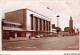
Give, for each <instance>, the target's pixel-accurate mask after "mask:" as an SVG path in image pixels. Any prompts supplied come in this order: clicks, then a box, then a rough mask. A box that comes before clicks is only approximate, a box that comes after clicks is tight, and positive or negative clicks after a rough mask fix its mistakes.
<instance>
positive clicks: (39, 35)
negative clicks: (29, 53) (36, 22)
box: [29, 34, 44, 39]
mask: <svg viewBox="0 0 80 55" xmlns="http://www.w3.org/2000/svg"><path fill="white" fill-rule="evenodd" d="M32 37H35V38H43V37H44V36H43V35H42V34H38V35H33V34H31V35H30V36H29V38H30V39H31V38H32Z"/></svg>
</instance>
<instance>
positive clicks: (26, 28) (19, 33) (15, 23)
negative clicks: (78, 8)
mask: <svg viewBox="0 0 80 55" xmlns="http://www.w3.org/2000/svg"><path fill="white" fill-rule="evenodd" d="M2 32H3V35H5V32H9V36H14V37H29V36H30V35H31V34H36V35H38V34H42V35H44V34H47V35H50V34H51V19H50V18H48V17H45V16H43V15H41V14H39V13H36V12H34V11H32V10H30V9H20V10H16V11H12V12H7V13H5V19H4V20H2Z"/></svg>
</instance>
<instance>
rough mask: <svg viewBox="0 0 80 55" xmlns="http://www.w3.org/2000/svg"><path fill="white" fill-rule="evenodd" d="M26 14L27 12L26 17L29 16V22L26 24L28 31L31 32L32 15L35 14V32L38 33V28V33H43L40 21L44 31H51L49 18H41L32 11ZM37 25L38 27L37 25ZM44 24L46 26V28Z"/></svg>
mask: <svg viewBox="0 0 80 55" xmlns="http://www.w3.org/2000/svg"><path fill="white" fill-rule="evenodd" d="M26 12H27V14H26V16H27V20H26V21H27V24H26V26H27V30H29V31H31V16H30V15H31V14H33V16H35V17H33V31H36V27H37V29H38V30H37V31H41V30H40V20H41V23H42V31H49V23H48V22H50V20H49V19H48V18H45V17H43V16H41V15H39V14H37V13H35V12H33V11H31V10H27V11H26ZM44 21H45V23H44ZM36 23H37V25H38V26H37V25H36ZM43 23H44V24H45V26H44V24H43ZM50 26H51V25H50ZM47 27H48V28H47ZM44 28H45V29H44Z"/></svg>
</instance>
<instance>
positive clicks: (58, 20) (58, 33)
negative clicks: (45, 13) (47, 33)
mask: <svg viewBox="0 0 80 55" xmlns="http://www.w3.org/2000/svg"><path fill="white" fill-rule="evenodd" d="M56 17H57V36H58V37H59V17H60V16H59V15H57V16H56Z"/></svg>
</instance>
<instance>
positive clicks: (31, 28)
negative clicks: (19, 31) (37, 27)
mask: <svg viewBox="0 0 80 55" xmlns="http://www.w3.org/2000/svg"><path fill="white" fill-rule="evenodd" d="M30 16H31V30H33V14H31V15H30Z"/></svg>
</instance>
